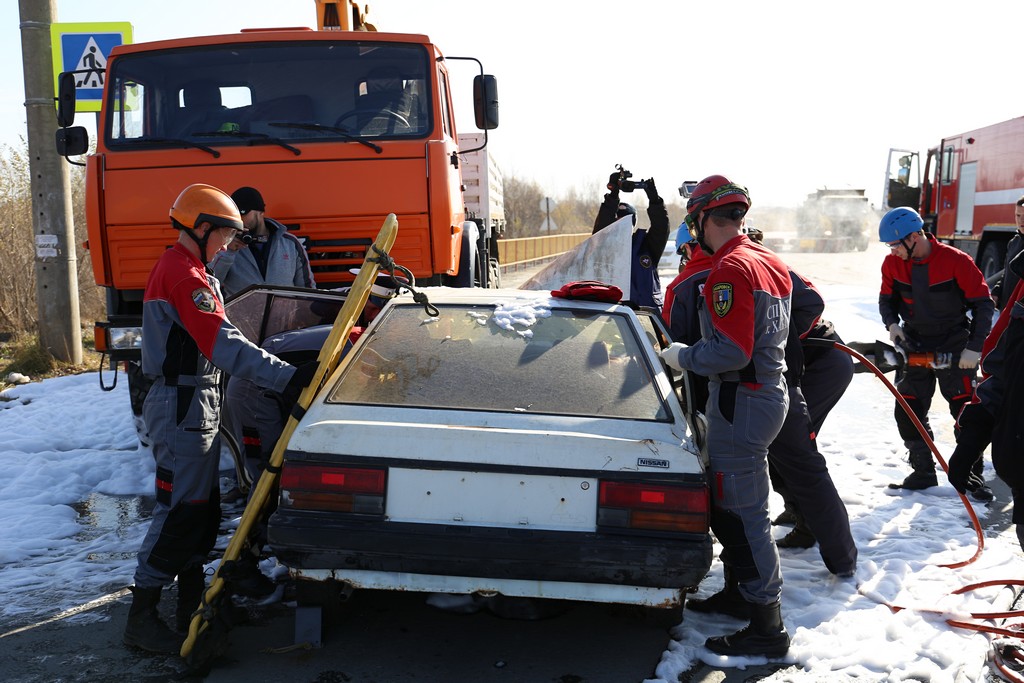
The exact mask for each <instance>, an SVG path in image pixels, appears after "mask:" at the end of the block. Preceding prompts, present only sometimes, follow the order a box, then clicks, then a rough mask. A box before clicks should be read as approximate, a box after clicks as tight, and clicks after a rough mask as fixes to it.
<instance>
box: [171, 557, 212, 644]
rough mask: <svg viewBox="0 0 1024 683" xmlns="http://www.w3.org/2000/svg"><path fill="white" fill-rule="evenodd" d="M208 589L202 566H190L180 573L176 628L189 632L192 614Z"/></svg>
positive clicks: (175, 618)
mask: <svg viewBox="0 0 1024 683" xmlns="http://www.w3.org/2000/svg"><path fill="white" fill-rule="evenodd" d="M205 591H206V576H205V575H204V574H203V568H202V566H196V567H189V568H188V569H183V570H181V573H180V574H178V608H177V609H176V610H175V612H174V628H175V629H176V630H177V631H178V632H179V633H188V627H189V624H191V623H192V614H193V613H194V612H195V611H196V610H197V609H199V601H200V600H202V599H203V593H204V592H205Z"/></svg>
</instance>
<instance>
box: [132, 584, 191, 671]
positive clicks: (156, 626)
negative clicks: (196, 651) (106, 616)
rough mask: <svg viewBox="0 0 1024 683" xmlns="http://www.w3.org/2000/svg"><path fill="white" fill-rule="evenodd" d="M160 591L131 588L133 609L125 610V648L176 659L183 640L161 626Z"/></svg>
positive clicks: (156, 589)
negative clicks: (126, 615) (158, 611)
mask: <svg viewBox="0 0 1024 683" xmlns="http://www.w3.org/2000/svg"><path fill="white" fill-rule="evenodd" d="M161 590H162V589H160V588H139V587H138V586H133V587H132V593H133V597H132V606H131V608H130V609H129V610H128V624H127V625H126V626H125V629H124V637H123V640H124V644H125V645H130V646H132V647H137V648H139V649H141V650H145V651H146V652H155V653H157V654H162V655H176V654H178V652H179V651H180V650H181V643H182V641H183V640H184V639H183V638H182V637H181V636H179V635H178V634H177V633H175V632H174V631H172V630H171V629H170V627H168V626H167V624H165V623H164V622H163V619H161V618H160V615H159V614H157V611H156V606H157V605H158V604H160V591H161Z"/></svg>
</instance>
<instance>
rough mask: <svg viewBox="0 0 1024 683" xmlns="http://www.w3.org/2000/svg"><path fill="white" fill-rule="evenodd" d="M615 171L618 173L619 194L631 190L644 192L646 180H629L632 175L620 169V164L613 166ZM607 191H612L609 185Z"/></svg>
mask: <svg viewBox="0 0 1024 683" xmlns="http://www.w3.org/2000/svg"><path fill="white" fill-rule="evenodd" d="M615 170H617V171H618V172H619V179H618V186H619V190H620V191H621V192H632V191H633V190H646V189H647V181H646V180H630V178H632V177H633V174H632V173H630V172H629V171H627V170H626V169H624V168H623V167H622V164H615ZM608 189H609V190H612V189H614V188H613V187H612V186H611V185H609V186H608Z"/></svg>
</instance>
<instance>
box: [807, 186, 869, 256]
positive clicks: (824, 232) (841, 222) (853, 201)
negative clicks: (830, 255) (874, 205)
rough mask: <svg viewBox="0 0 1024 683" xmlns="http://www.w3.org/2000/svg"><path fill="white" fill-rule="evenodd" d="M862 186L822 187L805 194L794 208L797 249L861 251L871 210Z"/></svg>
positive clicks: (864, 244)
mask: <svg viewBox="0 0 1024 683" xmlns="http://www.w3.org/2000/svg"><path fill="white" fill-rule="evenodd" d="M864 192H865V191H864V190H855V189H832V188H824V189H820V190H817V191H816V192H813V193H811V194H809V195H807V199H806V200H805V201H804V203H803V205H802V206H801V207H800V209H799V210H798V211H797V221H796V222H797V244H798V247H799V249H800V250H801V251H828V252H835V251H853V250H857V251H864V250H865V249H867V248H868V243H869V235H870V232H871V226H872V218H873V217H874V212H873V211H872V209H871V205H870V204H869V203H868V198H867V197H866V196H865V194H864Z"/></svg>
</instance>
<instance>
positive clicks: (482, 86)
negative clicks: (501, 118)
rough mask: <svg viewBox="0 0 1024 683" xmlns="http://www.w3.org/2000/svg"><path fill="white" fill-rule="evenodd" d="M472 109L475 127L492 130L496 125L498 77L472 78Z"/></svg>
mask: <svg viewBox="0 0 1024 683" xmlns="http://www.w3.org/2000/svg"><path fill="white" fill-rule="evenodd" d="M473 110H474V113H475V114H476V127H477V128H479V129H480V130H493V129H495V128H497V127H498V79H497V78H495V77H494V76H490V75H481V76H476V77H474V78H473Z"/></svg>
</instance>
